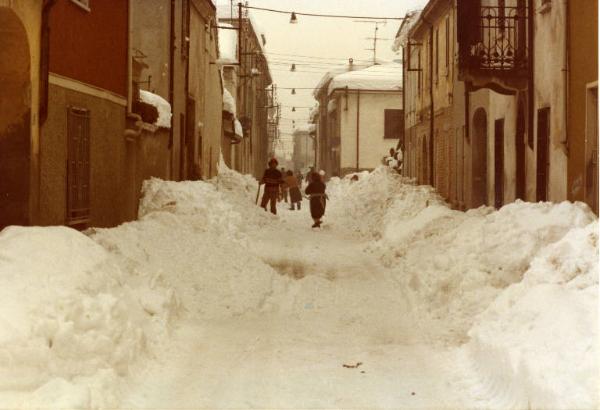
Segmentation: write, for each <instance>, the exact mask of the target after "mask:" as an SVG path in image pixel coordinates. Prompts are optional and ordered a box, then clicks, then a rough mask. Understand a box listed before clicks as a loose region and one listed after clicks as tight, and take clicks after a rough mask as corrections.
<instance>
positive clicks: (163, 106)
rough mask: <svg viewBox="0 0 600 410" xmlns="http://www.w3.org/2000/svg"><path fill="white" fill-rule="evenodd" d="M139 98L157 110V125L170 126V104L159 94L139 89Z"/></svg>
mask: <svg viewBox="0 0 600 410" xmlns="http://www.w3.org/2000/svg"><path fill="white" fill-rule="evenodd" d="M140 99H141V100H142V101H143V102H145V103H147V104H150V105H153V106H155V107H156V109H157V110H158V119H157V120H156V124H155V125H157V126H158V127H164V128H171V115H172V114H171V104H169V102H168V101H167V100H165V99H164V98H162V97H161V96H160V95H157V94H153V93H151V92H149V91H146V90H140Z"/></svg>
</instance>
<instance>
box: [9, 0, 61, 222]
mask: <svg viewBox="0 0 600 410" xmlns="http://www.w3.org/2000/svg"><path fill="white" fill-rule="evenodd" d="M50 7H51V2H48V1H42V0H24V1H19V2H15V1H10V0H1V1H0V87H1V89H2V92H0V229H2V228H3V227H5V226H8V225H27V224H31V223H37V221H38V219H39V190H38V187H39V167H40V151H39V143H40V138H39V124H40V123H39V115H38V113H39V107H40V105H42V101H43V100H44V99H45V97H44V95H43V90H41V87H40V78H41V74H40V70H41V67H40V66H41V64H40V63H41V61H42V60H43V57H42V46H41V45H42V26H43V22H42V16H47V13H48V10H49V8H50ZM41 94H42V95H41ZM43 105H45V104H43Z"/></svg>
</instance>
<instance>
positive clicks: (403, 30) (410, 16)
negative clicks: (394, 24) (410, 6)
mask: <svg viewBox="0 0 600 410" xmlns="http://www.w3.org/2000/svg"><path fill="white" fill-rule="evenodd" d="M419 17H421V10H413V11H409V12H408V13H406V17H405V18H404V20H402V24H400V29H399V30H398V34H396V39H395V40H394V44H393V45H392V51H398V50H400V47H405V46H406V42H407V41H408V33H410V30H411V29H412V28H413V27H414V26H415V24H416V23H417V21H419Z"/></svg>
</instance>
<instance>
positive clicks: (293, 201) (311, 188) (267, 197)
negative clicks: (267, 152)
mask: <svg viewBox="0 0 600 410" xmlns="http://www.w3.org/2000/svg"><path fill="white" fill-rule="evenodd" d="M278 165H279V163H278V162H277V159H275V158H272V159H271V160H270V161H269V167H268V168H267V169H266V170H265V173H264V175H263V178H262V180H261V181H260V184H261V185H265V191H264V193H263V197H262V200H261V203H260V206H261V207H262V208H264V209H265V211H266V210H267V204H269V205H270V210H271V212H272V213H273V214H275V215H276V214H277V202H278V201H281V200H282V199H283V200H285V201H286V202H287V198H288V194H289V199H290V210H292V211H293V210H295V209H298V210H300V207H301V204H302V192H301V190H300V189H301V185H302V180H303V177H302V175H301V174H298V176H297V177H296V176H295V175H294V173H293V172H292V171H290V170H288V171H287V172H286V171H285V170H283V172H282V171H280V170H279V169H277V166H278ZM324 175H325V174H324V173H318V172H315V171H314V169H311V172H309V173H308V175H307V181H308V186H307V187H306V190H305V191H304V192H305V194H306V195H307V196H308V197H309V198H310V213H311V216H312V218H313V221H314V224H313V226H312V227H313V228H319V227H320V226H321V223H322V218H323V215H325V205H326V201H327V194H326V193H325V188H326V186H325V182H324V181H323V179H324Z"/></svg>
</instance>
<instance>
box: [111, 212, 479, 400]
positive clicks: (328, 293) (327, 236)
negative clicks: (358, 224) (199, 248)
mask: <svg viewBox="0 0 600 410" xmlns="http://www.w3.org/2000/svg"><path fill="white" fill-rule="evenodd" d="M285 205H286V204H283V203H281V204H280V205H279V214H280V221H277V222H276V223H274V224H273V225H272V226H269V227H267V228H265V229H262V230H260V231H258V232H255V236H253V237H252V238H251V240H250V242H251V244H252V247H251V250H250V251H251V252H252V253H254V254H255V255H257V256H259V257H260V258H261V259H262V260H264V261H265V262H266V263H267V264H269V265H270V266H272V267H273V268H274V269H275V270H276V271H277V272H279V273H280V274H281V275H284V276H286V277H287V278H289V279H290V280H289V281H288V282H287V284H286V287H287V288H286V290H285V292H284V293H282V294H276V295H269V297H268V298H267V299H266V300H265V306H263V311H264V313H252V312H248V313H247V314H242V315H240V316H237V317H233V318H227V319H223V320H216V321H211V322H209V323H206V322H204V321H202V320H195V319H194V318H188V319H187V320H186V322H185V323H182V324H181V325H180V326H179V330H178V331H177V332H176V333H175V338H174V340H175V342H174V344H173V345H171V346H170V349H169V350H167V351H165V352H162V353H161V354H160V355H159V357H158V360H157V362H155V363H153V364H152V366H151V367H150V368H148V369H145V370H144V371H143V372H140V373H139V374H137V375H136V376H135V377H134V378H133V380H132V381H131V382H130V384H129V387H128V388H127V393H126V394H125V397H126V399H125V400H124V402H123V405H124V407H134V408H150V407H151V408H170V409H174V408H206V409H209V408H210V409H220V408H257V409H258V408H261V409H264V408H282V409H283V408H290V409H291V408H293V409H315V408H319V409H321V408H346V409H351V408H367V407H369V408H401V407H402V408H461V407H465V402H464V401H463V400H464V399H467V398H466V397H461V395H464V392H461V391H458V390H457V387H458V385H457V384H456V380H457V378H459V379H463V380H464V379H465V377H464V375H460V376H459V375H458V373H459V371H460V370H459V369H458V368H457V367H460V366H459V365H460V363H458V361H459V359H458V356H457V350H456V349H455V348H454V347H455V346H454V347H444V346H441V345H436V343H435V342H434V335H432V334H431V332H433V333H435V329H431V328H428V326H427V323H426V322H423V321H422V320H419V318H415V317H413V316H412V309H411V307H410V300H409V298H408V295H407V294H406V293H405V292H404V291H403V289H402V287H401V286H400V285H399V284H398V283H397V282H396V281H394V279H393V277H392V276H391V275H390V273H389V272H388V270H387V268H385V267H384V266H382V265H381V264H380V263H379V261H378V260H377V258H375V257H374V256H373V255H371V254H369V253H366V252H365V246H366V245H367V244H368V241H366V240H365V239H363V240H360V239H355V238H354V237H352V236H351V234H350V233H349V232H347V231H346V229H345V228H344V227H343V226H339V225H336V223H335V221H331V222H326V224H325V226H324V228H323V229H322V230H320V231H319V230H311V229H310V227H309V225H310V224H309V221H310V219H309V216H308V211H307V210H306V209H304V210H303V211H301V212H297V211H296V212H291V211H288V210H287V209H286V206H285ZM306 205H308V204H307V203H306V202H305V206H306ZM344 365H347V366H348V367H344ZM355 366H356V367H355Z"/></svg>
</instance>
